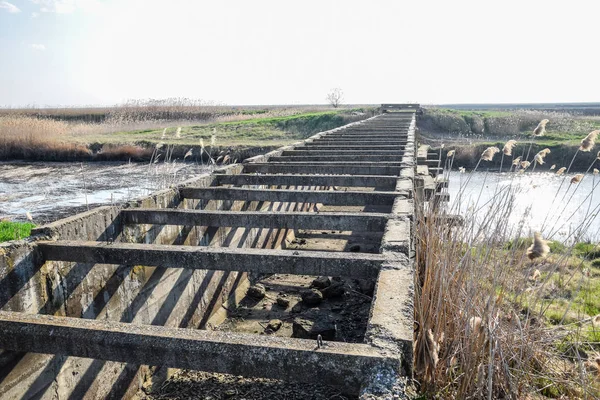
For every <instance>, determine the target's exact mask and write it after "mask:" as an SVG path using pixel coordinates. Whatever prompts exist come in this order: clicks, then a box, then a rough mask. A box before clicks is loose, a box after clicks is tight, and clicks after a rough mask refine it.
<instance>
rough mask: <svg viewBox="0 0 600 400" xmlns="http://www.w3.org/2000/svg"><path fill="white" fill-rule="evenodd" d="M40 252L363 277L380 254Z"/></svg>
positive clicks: (72, 247) (131, 247)
mask: <svg viewBox="0 0 600 400" xmlns="http://www.w3.org/2000/svg"><path fill="white" fill-rule="evenodd" d="M38 247H39V249H40V251H41V252H42V254H43V256H44V258H45V259H46V260H50V261H72V262H81V263H96V264H118V265H143V266H157V267H158V266H160V267H162V268H184V269H200V270H219V271H244V272H246V271H252V272H257V273H263V274H268V273H281V274H295V275H324V276H348V277H353V278H362V279H368V278H372V277H374V276H375V275H376V274H377V271H378V270H379V266H380V265H381V263H382V262H383V261H384V259H383V257H381V255H379V254H368V253H335V252H322V251H292V250H272V249H247V248H241V249H239V248H231V247H200V246H173V245H148V244H137V243H105V242H80V241H58V242H39V243H38Z"/></svg>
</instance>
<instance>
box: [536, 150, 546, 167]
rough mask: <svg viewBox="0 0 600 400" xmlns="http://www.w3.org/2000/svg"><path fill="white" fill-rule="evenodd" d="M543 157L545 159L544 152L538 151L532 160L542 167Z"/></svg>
mask: <svg viewBox="0 0 600 400" xmlns="http://www.w3.org/2000/svg"><path fill="white" fill-rule="evenodd" d="M544 157H546V153H544V151H543V150H542V151H540V152H539V153H537V154H536V155H535V156H534V157H533V159H534V160H535V162H536V163H538V164H540V165H542V164H544Z"/></svg>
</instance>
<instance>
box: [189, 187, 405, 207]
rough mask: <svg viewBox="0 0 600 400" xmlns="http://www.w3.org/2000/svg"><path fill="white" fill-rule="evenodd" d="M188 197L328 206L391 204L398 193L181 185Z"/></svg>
mask: <svg viewBox="0 0 600 400" xmlns="http://www.w3.org/2000/svg"><path fill="white" fill-rule="evenodd" d="M180 193H181V196H182V197H183V198H186V199H204V200H240V201H269V202H280V203H322V204H328V205H345V206H358V205H390V204H393V202H394V199H395V197H396V196H397V195H398V194H397V193H394V192H379V191H371V192H360V191H343V192H342V191H333V190H291V189H246V188H224V187H210V188H190V187H188V188H182V189H180Z"/></svg>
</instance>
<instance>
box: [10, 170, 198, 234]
mask: <svg viewBox="0 0 600 400" xmlns="http://www.w3.org/2000/svg"><path fill="white" fill-rule="evenodd" d="M208 171H209V169H208V168H207V167H206V166H202V165H198V164H191V163H186V164H184V163H157V164H154V165H149V164H146V163H98V162H96V163H83V164H82V163H25V162H20V163H0V219H10V220H23V219H25V218H26V213H27V212H29V213H30V214H31V215H32V216H33V220H34V222H36V223H40V222H46V221H49V220H53V219H56V218H58V217H62V216H65V215H67V214H73V213H74V212H76V211H80V210H81V209H86V208H88V207H90V208H91V207H92V206H95V205H101V204H116V203H121V202H124V201H128V200H134V199H136V198H139V197H143V196H146V195H148V194H150V193H152V192H154V191H156V190H160V189H164V188H167V187H169V186H170V185H173V184H175V183H177V182H181V181H183V180H186V179H190V178H192V177H193V176H196V175H199V174H201V173H205V172H208Z"/></svg>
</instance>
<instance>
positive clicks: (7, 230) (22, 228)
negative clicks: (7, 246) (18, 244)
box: [0, 221, 35, 242]
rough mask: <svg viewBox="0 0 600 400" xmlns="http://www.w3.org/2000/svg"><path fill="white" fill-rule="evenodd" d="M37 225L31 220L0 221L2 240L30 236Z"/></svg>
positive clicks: (0, 236) (0, 239) (0, 240)
mask: <svg viewBox="0 0 600 400" xmlns="http://www.w3.org/2000/svg"><path fill="white" fill-rule="evenodd" d="M34 227H35V225H34V224H32V223H30V222H9V221H0V242H7V241H9V240H19V239H24V238H26V237H28V236H29V235H30V234H31V229H32V228H34Z"/></svg>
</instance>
